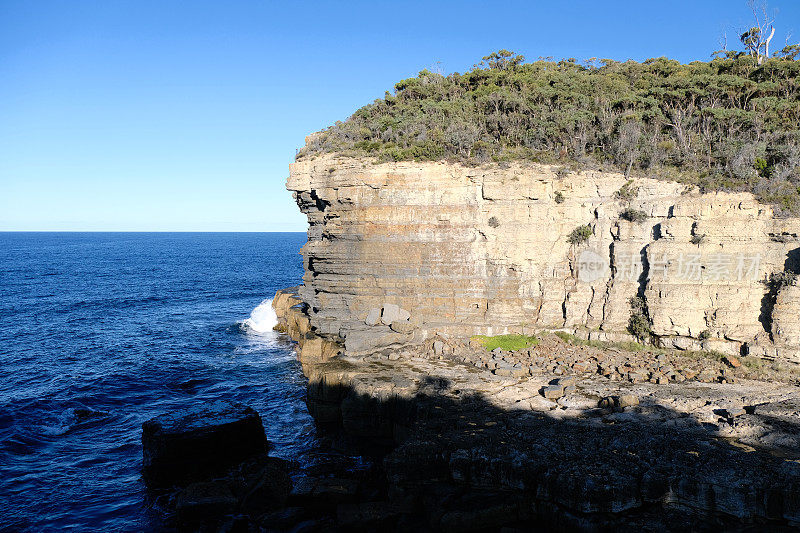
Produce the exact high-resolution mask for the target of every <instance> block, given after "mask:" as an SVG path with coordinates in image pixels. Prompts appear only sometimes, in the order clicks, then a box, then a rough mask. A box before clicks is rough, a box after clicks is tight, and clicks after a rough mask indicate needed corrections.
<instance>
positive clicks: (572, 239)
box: [567, 224, 593, 245]
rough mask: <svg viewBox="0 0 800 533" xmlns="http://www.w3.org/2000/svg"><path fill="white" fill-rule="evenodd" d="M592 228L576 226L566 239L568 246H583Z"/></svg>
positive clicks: (590, 234)
mask: <svg viewBox="0 0 800 533" xmlns="http://www.w3.org/2000/svg"><path fill="white" fill-rule="evenodd" d="M592 233H593V232H592V226H590V225H588V224H587V225H586V226H578V227H577V228H575V229H574V230H572V232H571V233H570V234H569V236H568V237H567V242H568V243H570V244H575V245H577V244H583V243H585V242H586V241H588V240H589V237H591V236H592Z"/></svg>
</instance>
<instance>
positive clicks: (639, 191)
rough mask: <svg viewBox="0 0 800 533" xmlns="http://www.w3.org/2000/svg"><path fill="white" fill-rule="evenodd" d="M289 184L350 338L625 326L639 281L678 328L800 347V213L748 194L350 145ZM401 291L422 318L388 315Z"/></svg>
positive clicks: (684, 333) (657, 316) (661, 331)
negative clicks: (362, 154) (403, 158)
mask: <svg viewBox="0 0 800 533" xmlns="http://www.w3.org/2000/svg"><path fill="white" fill-rule="evenodd" d="M287 187H288V189H290V190H291V191H293V192H294V195H295V197H296V200H297V203H298V205H299V206H300V209H301V210H302V211H303V212H304V213H305V214H306V215H308V221H309V230H308V242H307V244H306V245H305V246H304V248H303V256H304V262H305V268H306V272H305V276H304V280H303V281H304V284H303V286H302V287H301V288H300V289H299V297H300V298H302V300H303V301H305V302H307V304H308V312H307V315H308V319H309V324H308V328H309V329H313V330H314V332H316V333H317V334H319V335H322V336H323V337H324V338H325V339H326V340H327V341H329V342H332V343H335V344H339V345H341V346H343V347H344V350H345V351H346V352H347V353H348V354H352V355H357V354H361V355H364V354H369V353H372V352H374V351H375V350H377V349H383V348H388V347H398V346H402V345H407V344H417V343H419V342H422V341H424V340H425V339H429V338H431V337H432V336H433V335H435V334H443V335H458V336H465V335H472V334H490V335H491V334H497V333H505V332H523V331H525V332H530V331H533V330H538V329H548V328H568V329H570V330H573V331H576V332H578V333H579V334H581V335H584V336H587V337H590V338H597V339H623V338H625V337H627V336H628V331H627V330H628V325H629V321H630V317H631V313H632V309H631V305H630V299H631V298H634V297H638V298H641V301H642V302H643V306H642V307H641V309H642V312H643V313H644V315H645V317H644V318H645V319H646V322H647V323H649V324H650V328H651V330H652V333H653V334H654V335H655V337H656V338H657V339H658V341H659V342H660V343H661V344H663V345H665V346H674V347H677V348H680V349H700V348H702V349H706V350H715V351H720V352H724V353H728V354H739V353H749V354H752V355H759V356H761V357H766V358H770V359H781V360H788V361H794V362H800V326H798V323H799V321H798V320H797V317H798V314H799V313H800V292H798V291H799V290H800V289H798V288H797V287H795V286H794V285H793V282H792V276H791V275H786V274H784V273H785V272H796V271H798V270H800V260H798V258H799V257H800V244H798V235H800V220H798V219H779V218H775V217H774V214H773V212H772V210H771V208H770V207H769V206H765V205H761V204H759V203H757V202H756V201H755V200H754V199H753V197H752V196H751V195H749V194H732V193H722V192H720V193H712V194H700V193H699V192H696V191H692V190H689V189H688V188H687V187H686V186H684V185H681V184H678V183H673V182H668V181H660V180H654V179H642V178H636V179H633V180H626V178H625V177H624V176H623V175H621V174H616V173H605V172H593V171H585V172H564V171H563V170H561V169H559V168H557V167H551V166H543V165H522V164H510V165H503V166H501V165H492V166H487V167H475V168H470V167H464V166H460V165H455V164H446V163H441V162H436V163H433V162H430V163H417V162H401V163H384V164H374V163H373V162H370V161H365V160H359V159H351V158H344V157H336V156H324V157H319V158H316V159H313V160H308V161H305V160H304V161H300V162H297V163H294V164H293V165H292V167H291V173H290V176H289V179H288V181H287ZM582 226H583V227H588V228H589V231H586V230H580V228H581V227H582ZM582 231H583V232H584V234H583V236H584V237H586V238H585V240H582V236H581V232H582ZM570 235H572V239H570ZM570 240H572V242H570ZM387 306H390V307H392V306H397V308H398V309H401V310H404V311H406V312H408V314H409V317H408V319H407V321H405V322H407V324H406V323H402V324H400V323H398V325H397V326H396V327H392V324H391V323H388V324H387V323H384V321H382V320H376V316H377V317H380V316H381V315H382V313H383V312H384V310H385V309H386V308H387ZM376 313H378V314H377V315H376ZM315 349H316V348H315ZM333 349H334V348H330V349H329V350H328V351H329V352H330V351H331V350H333ZM317 351H320V352H324V351H325V349H324V348H323V347H321V346H320V347H319V349H318V350H317ZM321 357H323V358H324V357H325V355H321Z"/></svg>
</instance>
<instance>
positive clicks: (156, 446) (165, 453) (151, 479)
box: [142, 402, 266, 487]
mask: <svg viewBox="0 0 800 533" xmlns="http://www.w3.org/2000/svg"><path fill="white" fill-rule="evenodd" d="M142 446H143V460H142V473H143V475H144V478H145V481H146V482H147V484H148V485H149V486H151V487H169V486H172V485H182V484H187V483H191V482H193V481H199V480H203V479H207V478H209V477H211V476H213V475H216V474H220V473H223V472H225V471H226V470H227V469H228V468H230V467H232V466H234V465H236V464H239V463H241V462H243V461H244V460H246V459H248V458H249V457H252V456H254V455H259V454H264V453H265V452H266V437H265V435H264V426H263V425H262V423H261V417H260V416H259V414H258V413H257V412H256V411H255V410H254V409H252V408H250V407H247V406H245V405H242V404H237V403H230V402H215V403H213V404H211V405H206V406H202V407H198V408H196V409H192V410H189V411H182V412H177V413H169V414H165V415H161V416H158V417H155V418H153V419H151V420H148V421H147V422H145V423H144V424H142Z"/></svg>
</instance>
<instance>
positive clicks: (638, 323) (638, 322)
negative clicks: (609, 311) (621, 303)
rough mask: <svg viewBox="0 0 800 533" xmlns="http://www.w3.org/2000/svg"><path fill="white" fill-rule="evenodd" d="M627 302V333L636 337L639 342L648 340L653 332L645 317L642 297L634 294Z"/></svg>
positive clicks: (648, 320)
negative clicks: (629, 315)
mask: <svg viewBox="0 0 800 533" xmlns="http://www.w3.org/2000/svg"><path fill="white" fill-rule="evenodd" d="M628 302H629V303H630V306H631V317H630V319H629V320H628V333H630V334H631V335H633V336H634V337H636V339H637V340H638V341H639V342H644V343H648V342H650V341H651V339H652V336H653V332H652V330H651V329H650V319H648V318H647V313H646V310H645V303H644V299H643V298H641V297H640V296H634V297H633V298H631V299H630V300H628Z"/></svg>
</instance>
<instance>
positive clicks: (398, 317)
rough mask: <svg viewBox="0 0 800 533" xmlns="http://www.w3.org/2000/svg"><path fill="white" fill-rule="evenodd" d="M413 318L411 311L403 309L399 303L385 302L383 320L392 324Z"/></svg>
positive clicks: (387, 323)
mask: <svg viewBox="0 0 800 533" xmlns="http://www.w3.org/2000/svg"><path fill="white" fill-rule="evenodd" d="M409 318H411V313H409V312H408V311H406V310H405V309H401V308H400V306H399V305H397V304H384V306H383V313H381V322H383V323H384V324H386V325H387V326H388V325H390V324H391V323H392V322H396V321H397V322H399V321H402V320H408V319H409Z"/></svg>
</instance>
